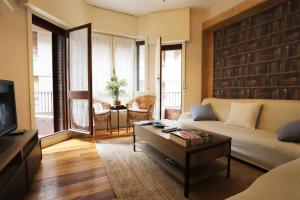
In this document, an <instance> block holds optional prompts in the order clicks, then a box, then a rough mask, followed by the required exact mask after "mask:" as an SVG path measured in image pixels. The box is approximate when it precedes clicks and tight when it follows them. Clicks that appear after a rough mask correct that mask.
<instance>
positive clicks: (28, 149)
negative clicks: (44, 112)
mask: <svg viewBox="0 0 300 200" xmlns="http://www.w3.org/2000/svg"><path fill="white" fill-rule="evenodd" d="M5 137H9V138H13V139H14V143H13V144H12V145H10V146H9V147H8V148H7V149H6V150H5V151H3V152H1V153H0V199H3V200H5V199H23V198H24V195H25V194H26V192H27V189H28V187H29V185H30V183H31V182H32V179H33V176H34V174H35V172H36V171H37V169H38V167H39V165H40V162H41V160H42V150H41V141H40V140H39V138H38V132H37V130H28V131H26V132H25V133H24V134H22V135H18V136H5ZM0 140H1V138H0Z"/></svg>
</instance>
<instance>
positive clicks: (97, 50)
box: [92, 33, 113, 102]
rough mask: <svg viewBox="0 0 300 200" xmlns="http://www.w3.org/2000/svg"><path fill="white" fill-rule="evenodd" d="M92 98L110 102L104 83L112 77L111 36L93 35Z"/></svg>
mask: <svg viewBox="0 0 300 200" xmlns="http://www.w3.org/2000/svg"><path fill="white" fill-rule="evenodd" d="M92 46H93V48H92V51H93V55H92V58H93V69H92V72H93V97H94V98H96V99H101V100H103V101H106V102H111V97H110V96H109V95H108V92H107V91H106V90H105V86H106V82H108V81H110V77H111V75H112V69H113V63H112V36H109V35H104V34H99V33H93V35H92Z"/></svg>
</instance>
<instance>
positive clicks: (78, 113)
mask: <svg viewBox="0 0 300 200" xmlns="http://www.w3.org/2000/svg"><path fill="white" fill-rule="evenodd" d="M71 104H72V122H73V123H74V124H75V125H76V126H79V127H80V128H82V129H86V130H88V127H89V103H88V100H86V99H72V101H71Z"/></svg>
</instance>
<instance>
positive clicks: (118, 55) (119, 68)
mask: <svg viewBox="0 0 300 200" xmlns="http://www.w3.org/2000/svg"><path fill="white" fill-rule="evenodd" d="M92 46H93V48H92V53H93V56H92V58H93V67H92V68H93V69H92V71H93V97H94V98H95V99H101V100H103V101H106V102H110V103H112V98H111V96H110V95H109V94H108V93H107V91H106V89H105V86H106V82H108V81H109V80H110V78H111V76H112V74H113V72H115V73H116V75H117V76H118V78H120V79H125V80H126V81H127V86H126V88H125V92H126V94H125V96H122V97H121V98H120V99H121V101H122V102H123V103H126V102H127V101H128V100H130V99H132V98H133V92H134V79H133V74H134V66H135V59H134V58H135V52H134V48H135V40H134V39H130V38H125V37H117V36H112V35H108V34H100V33H93V35H92Z"/></svg>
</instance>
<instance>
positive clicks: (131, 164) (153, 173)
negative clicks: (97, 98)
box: [96, 137, 262, 200]
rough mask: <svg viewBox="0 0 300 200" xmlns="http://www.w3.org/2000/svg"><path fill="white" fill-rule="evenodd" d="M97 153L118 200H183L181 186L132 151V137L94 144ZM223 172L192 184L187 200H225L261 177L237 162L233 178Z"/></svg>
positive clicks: (148, 158) (145, 157) (157, 167)
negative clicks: (228, 177)
mask: <svg viewBox="0 0 300 200" xmlns="http://www.w3.org/2000/svg"><path fill="white" fill-rule="evenodd" d="M96 147H97V151H98V153H99V155H100V157H101V160H103V162H104V166H105V169H106V172H107V175H108V178H109V180H110V183H111V185H112V187H113V190H114V192H115V193H116V196H117V198H118V199H119V200H148V199H149V200H150V199H151V200H167V199H170V200H183V199H185V198H184V197H183V185H182V184H181V183H179V182H177V181H176V180H175V179H173V178H172V177H171V176H169V175H168V174H167V173H166V172H165V171H164V170H162V168H160V166H159V165H158V164H156V163H155V162H154V161H153V160H152V159H151V158H150V157H148V156H147V155H146V154H145V153H143V152H141V151H137V152H134V151H133V146H132V137H123V138H116V139H111V140H107V141H101V142H97V144H96ZM224 174H225V173H220V174H217V175H216V176H213V177H209V178H208V179H207V180H204V181H201V182H200V184H196V185H193V187H192V191H191V195H190V199H204V200H205V199H210V200H211V199H225V198H227V197H229V196H232V195H234V194H236V193H238V192H241V191H243V190H244V189H245V188H247V187H248V186H249V185H250V184H251V183H252V182H253V181H254V180H255V178H256V177H258V176H259V175H261V174H262V172H261V171H260V170H258V169H255V168H252V167H250V166H248V165H245V164H244V163H240V162H238V161H234V160H233V162H232V178H231V179H226V178H224V177H225V175H224Z"/></svg>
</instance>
